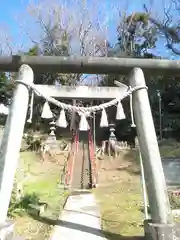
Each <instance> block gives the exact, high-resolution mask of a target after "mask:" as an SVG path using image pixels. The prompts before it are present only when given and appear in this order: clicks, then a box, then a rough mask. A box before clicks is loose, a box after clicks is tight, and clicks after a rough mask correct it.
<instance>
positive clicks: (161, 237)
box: [144, 220, 180, 240]
mask: <svg viewBox="0 0 180 240" xmlns="http://www.w3.org/2000/svg"><path fill="white" fill-rule="evenodd" d="M144 232H145V239H146V240H176V239H179V238H180V224H177V223H172V224H157V223H152V221H151V220H145V221H144Z"/></svg>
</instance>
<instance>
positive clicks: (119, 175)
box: [94, 140, 180, 240]
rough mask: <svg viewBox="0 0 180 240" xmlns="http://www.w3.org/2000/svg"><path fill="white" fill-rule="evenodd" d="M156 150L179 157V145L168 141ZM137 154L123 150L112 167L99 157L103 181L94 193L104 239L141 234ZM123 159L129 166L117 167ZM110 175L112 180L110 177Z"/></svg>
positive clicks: (141, 205) (162, 153)
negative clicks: (101, 164)
mask: <svg viewBox="0 0 180 240" xmlns="http://www.w3.org/2000/svg"><path fill="white" fill-rule="evenodd" d="M160 152H161V156H163V157H179V156H180V144H179V143H177V142H175V141H172V140H169V141H163V142H162V143H161V144H160ZM137 156H138V155H137V153H136V152H132V151H129V152H128V151H127V152H126V154H121V158H120V159H119V160H116V164H115V166H114V167H112V166H111V167H109V165H108V164H107V162H108V161H110V160H107V159H105V160H103V161H104V162H106V163H103V167H102V166H101V167H100V181H101V179H102V178H103V179H106V181H105V182H104V183H103V184H101V182H99V187H98V188H97V189H95V190H94V193H95V195H96V197H97V200H98V202H99V205H100V209H101V217H102V229H103V230H104V231H105V235H106V237H107V239H110V240H118V239H122V238H123V236H132V237H133V236H142V235H143V219H144V214H143V212H142V209H143V199H142V190H141V183H140V176H139V174H138V171H137V169H138V166H139V163H138V162H137ZM127 162H131V163H132V165H131V166H130V167H129V166H128V167H124V168H123V167H121V169H119V166H122V165H124V164H125V163H127ZM111 165H112V164H111ZM102 169H104V170H103V171H102ZM135 169H136V170H135ZM108 174H109V177H108ZM103 175H104V176H103ZM114 177H115V179H116V180H113V178H114ZM175 220H176V221H177V219H175Z"/></svg>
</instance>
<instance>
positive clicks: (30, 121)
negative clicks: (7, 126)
mask: <svg viewBox="0 0 180 240" xmlns="http://www.w3.org/2000/svg"><path fill="white" fill-rule="evenodd" d="M33 103H34V91H32V94H31V101H30V105H29V107H30V115H29V119H28V120H27V122H28V123H32V116H33Z"/></svg>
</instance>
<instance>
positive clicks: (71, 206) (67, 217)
mask: <svg viewBox="0 0 180 240" xmlns="http://www.w3.org/2000/svg"><path fill="white" fill-rule="evenodd" d="M50 239H51V240H58V239H60V240H69V239H72V240H81V239H85V240H105V239H106V238H105V237H104V235H103V233H102V232H101V221H100V212H99V209H98V207H97V204H96V200H95V197H94V196H93V194H92V193H90V192H77V193H76V194H75V195H72V196H70V197H69V198H68V200H67V202H66V205H65V207H64V210H63V211H62V213H61V216H60V218H59V225H58V226H56V227H55V228H54V232H53V235H52V237H51V238H50Z"/></svg>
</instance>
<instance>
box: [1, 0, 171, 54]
mask: <svg viewBox="0 0 180 240" xmlns="http://www.w3.org/2000/svg"><path fill="white" fill-rule="evenodd" d="M42 1H43V0H42ZM61 1H63V0H61ZM67 1H70V0H67ZM98 1H99V3H100V5H99V6H101V5H103V6H104V8H105V9H107V12H108V13H109V16H110V20H109V28H108V38H109V40H110V41H111V42H115V40H116V26H117V23H116V20H115V19H114V16H113V15H112V16H111V11H110V9H111V6H112V4H113V6H116V4H117V5H118V6H120V4H121V6H122V9H126V7H127V5H128V8H127V11H128V12H129V13H131V12H133V11H141V10H142V5H143V3H144V1H146V4H147V5H148V6H149V4H150V2H152V0H129V1H128V2H129V3H128V4H127V1H125V0H98ZM89 2H91V0H89ZM165 2H167V3H168V2H169V0H165ZM28 4H29V0H2V1H1V14H0V24H1V25H0V26H3V27H4V28H6V29H7V31H8V32H9V33H10V34H11V36H12V39H13V42H14V43H17V42H19V44H21V42H23V44H24V47H27V46H28V45H29V44H30V41H29V39H28V37H27V36H26V34H22V30H21V29H20V27H19V25H18V23H17V20H16V19H17V16H20V14H21V13H24V16H22V21H24V17H26V16H27V15H26V8H27V6H28ZM154 6H155V9H157V11H158V10H159V9H162V5H161V1H159V2H158V1H156V5H154ZM158 13H160V12H158ZM18 18H19V17H18ZM160 45H161V46H160ZM162 45H163V44H162V42H160V43H159V51H160V52H161V51H163V55H164V56H166V55H167V53H166V50H165V49H163V47H162ZM168 56H169V55H168Z"/></svg>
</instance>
